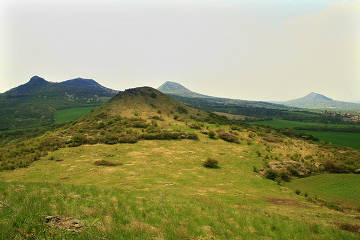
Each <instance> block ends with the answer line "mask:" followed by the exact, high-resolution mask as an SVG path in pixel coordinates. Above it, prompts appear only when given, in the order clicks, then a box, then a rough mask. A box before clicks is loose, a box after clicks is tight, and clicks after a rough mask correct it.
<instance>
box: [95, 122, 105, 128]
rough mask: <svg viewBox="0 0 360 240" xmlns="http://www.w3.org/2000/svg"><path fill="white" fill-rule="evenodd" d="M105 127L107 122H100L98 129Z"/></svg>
mask: <svg viewBox="0 0 360 240" xmlns="http://www.w3.org/2000/svg"><path fill="white" fill-rule="evenodd" d="M104 127H105V124H104V123H103V122H101V123H99V124H98V125H97V126H96V128H97V129H102V128H104Z"/></svg>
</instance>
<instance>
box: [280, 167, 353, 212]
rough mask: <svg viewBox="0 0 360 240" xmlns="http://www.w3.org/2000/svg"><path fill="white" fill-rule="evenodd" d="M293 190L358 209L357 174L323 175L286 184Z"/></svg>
mask: <svg viewBox="0 0 360 240" xmlns="http://www.w3.org/2000/svg"><path fill="white" fill-rule="evenodd" d="M287 186H288V187H290V188H291V189H293V190H300V191H301V192H303V193H305V192H307V193H308V194H309V196H310V197H311V196H312V197H313V196H318V197H320V198H322V199H325V200H328V201H332V202H337V203H340V204H341V205H347V204H348V205H355V206H358V207H360V188H359V186H360V175H359V174H323V175H319V176H312V177H308V178H302V179H297V180H294V181H291V182H290V183H288V184H287Z"/></svg>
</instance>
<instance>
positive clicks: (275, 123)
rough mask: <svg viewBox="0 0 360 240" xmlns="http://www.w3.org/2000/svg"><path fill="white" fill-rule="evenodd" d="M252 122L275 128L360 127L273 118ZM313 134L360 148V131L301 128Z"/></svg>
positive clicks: (326, 139)
mask: <svg viewBox="0 0 360 240" xmlns="http://www.w3.org/2000/svg"><path fill="white" fill-rule="evenodd" d="M252 124H257V125H262V126H271V127H275V128H297V127H304V128H307V127H310V128H312V127H319V128H336V129H341V128H344V129H346V128H349V127H351V128H359V129H360V126H359V125H346V124H325V123H316V122H315V123H310V122H296V121H287V120H272V121H259V122H252ZM299 131H301V132H305V133H308V134H311V135H313V136H315V137H317V138H319V139H320V140H322V141H325V142H327V143H331V144H335V145H340V146H345V147H351V148H353V149H356V150H360V133H359V132H356V133H352V132H341V131H308V130H299Z"/></svg>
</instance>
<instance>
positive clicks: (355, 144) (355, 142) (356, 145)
mask: <svg viewBox="0 0 360 240" xmlns="http://www.w3.org/2000/svg"><path fill="white" fill-rule="evenodd" d="M304 132H305V133H308V134H311V135H313V136H315V137H317V138H319V139H320V140H322V141H325V142H327V143H331V144H335V145H340V146H345V147H351V148H353V149H356V150H360V133H347V132H318V131H304Z"/></svg>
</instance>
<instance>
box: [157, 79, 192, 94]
mask: <svg viewBox="0 0 360 240" xmlns="http://www.w3.org/2000/svg"><path fill="white" fill-rule="evenodd" d="M158 90H159V91H163V92H167V91H176V90H182V91H188V92H191V91H190V90H189V89H187V88H186V87H184V86H183V85H181V84H180V83H177V82H171V81H166V82H165V83H163V84H162V85H161V86H160V87H159V88H158Z"/></svg>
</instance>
